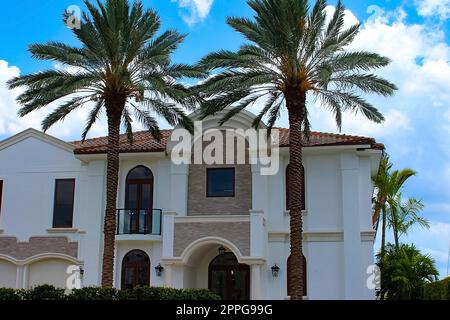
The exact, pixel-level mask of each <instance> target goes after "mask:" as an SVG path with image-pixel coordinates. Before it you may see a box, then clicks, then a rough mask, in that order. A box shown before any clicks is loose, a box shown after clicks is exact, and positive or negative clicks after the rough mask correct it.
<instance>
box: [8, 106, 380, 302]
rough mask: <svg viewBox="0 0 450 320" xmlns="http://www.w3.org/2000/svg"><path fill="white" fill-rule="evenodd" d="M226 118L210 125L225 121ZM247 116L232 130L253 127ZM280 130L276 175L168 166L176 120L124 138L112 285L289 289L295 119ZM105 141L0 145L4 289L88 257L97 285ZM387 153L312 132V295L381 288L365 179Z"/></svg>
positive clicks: (271, 292) (308, 216)
mask: <svg viewBox="0 0 450 320" xmlns="http://www.w3.org/2000/svg"><path fill="white" fill-rule="evenodd" d="M218 117H220V115H218V116H217V117H211V118H208V119H206V120H205V121H204V122H203V127H204V128H205V129H208V128H214V127H218V125H217V120H218V119H219V118H218ZM253 117H254V116H253V115H252V114H250V113H243V114H240V115H238V116H236V117H235V118H233V119H232V120H231V121H229V122H227V123H226V124H225V126H224V127H225V128H241V129H248V128H250V127H251V124H252V121H253ZM224 127H221V130H223V128H224ZM279 133H280V149H279V156H280V158H279V159H280V163H279V165H280V169H279V170H278V171H277V172H276V174H273V175H261V172H260V171H261V166H260V165H259V164H249V163H245V164H236V165H231V166H230V165H217V164H215V165H207V164H191V165H189V164H174V163H173V162H172V161H171V157H170V148H171V142H170V141H171V135H172V131H170V130H166V131H163V139H162V140H161V141H160V142H158V141H156V140H154V139H153V138H151V136H150V135H149V134H148V133H147V132H138V133H135V136H134V139H135V141H134V143H133V144H130V143H129V142H128V141H127V139H126V137H125V136H123V137H122V138H121V155H120V159H121V163H120V176H119V190H118V204H117V207H118V208H120V210H118V227H117V237H116V255H115V286H116V287H117V288H129V287H133V286H135V285H138V284H143V285H146V284H147V285H151V286H171V287H176V288H210V289H211V290H213V291H215V292H217V293H219V294H221V295H222V296H223V297H224V298H228V299H286V298H287V297H288V291H289V290H288V287H287V283H288V282H287V278H288V274H287V264H288V258H289V211H288V210H287V209H288V202H289V200H288V198H287V197H286V170H287V166H288V163H289V158H288V148H289V143H288V141H289V140H288V137H289V130H288V129H280V130H279ZM105 151H106V139H105V138H96V139H90V140H87V141H86V142H85V143H84V144H81V143H80V142H64V141H61V140H59V139H57V138H55V137H52V136H49V135H46V134H44V133H41V132H39V131H36V130H33V129H29V130H26V131H23V132H21V133H19V134H17V135H15V136H12V137H10V138H8V139H6V140H4V141H2V142H0V287H13V288H28V287H31V286H35V285H38V284H43V283H50V284H54V285H56V286H60V287H65V286H66V279H67V277H68V275H67V274H66V269H67V267H68V266H70V265H78V266H81V267H82V269H83V271H84V272H83V285H85V286H89V285H99V284H100V279H101V259H102V248H103V243H102V241H103V232H102V224H103V215H104V207H105V189H106V188H105V183H106V182H105V180H106V179H105V175H106V154H105ZM382 153H383V146H382V145H380V144H377V143H376V142H375V140H374V139H372V138H365V137H356V136H348V135H336V134H327V133H318V132H313V133H312V135H311V139H310V141H309V142H308V143H307V145H306V146H305V149H304V161H303V163H304V169H305V200H306V201H305V202H306V205H305V210H304V213H303V220H304V256H305V261H306V271H307V272H306V284H307V288H306V292H305V295H306V297H307V298H308V299H374V297H375V295H374V291H373V290H371V289H369V288H368V287H367V285H366V280H367V278H368V276H369V275H367V274H366V269H367V268H368V266H370V265H372V264H373V245H374V238H375V233H376V232H375V230H374V228H373V224H372V205H371V198H372V194H373V186H372V183H371V177H372V176H373V175H375V174H376V173H377V170H378V166H379V161H380V158H381V155H382ZM276 267H278V268H279V271H278V273H277V274H276V272H274V271H275V270H272V269H276Z"/></svg>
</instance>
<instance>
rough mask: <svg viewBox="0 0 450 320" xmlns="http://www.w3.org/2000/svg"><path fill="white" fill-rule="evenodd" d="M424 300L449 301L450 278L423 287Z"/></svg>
mask: <svg viewBox="0 0 450 320" xmlns="http://www.w3.org/2000/svg"><path fill="white" fill-rule="evenodd" d="M423 299H424V300H450V277H448V278H445V279H443V280H440V281H435V282H431V283H428V284H427V285H425V287H424V290H423Z"/></svg>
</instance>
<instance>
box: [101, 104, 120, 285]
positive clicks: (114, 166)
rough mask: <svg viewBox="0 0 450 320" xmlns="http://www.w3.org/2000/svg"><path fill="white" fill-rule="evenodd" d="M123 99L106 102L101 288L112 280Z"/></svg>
mask: <svg viewBox="0 0 450 320" xmlns="http://www.w3.org/2000/svg"><path fill="white" fill-rule="evenodd" d="M124 106H125V99H122V98H115V99H111V100H110V101H108V100H106V110H107V111H106V113H107V117H108V152H107V160H106V161H107V167H106V209H105V221H104V226H103V232H104V240H103V271H102V286H103V287H112V286H113V279H114V252H115V237H116V212H117V208H116V206H117V185H118V179H119V164H120V162H119V139H120V119H121V116H122V111H123V108H124Z"/></svg>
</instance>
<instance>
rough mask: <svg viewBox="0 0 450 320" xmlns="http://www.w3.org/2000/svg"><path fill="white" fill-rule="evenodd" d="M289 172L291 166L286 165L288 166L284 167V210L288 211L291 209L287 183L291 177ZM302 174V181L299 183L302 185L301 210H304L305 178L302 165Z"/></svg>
mask: <svg viewBox="0 0 450 320" xmlns="http://www.w3.org/2000/svg"><path fill="white" fill-rule="evenodd" d="M290 171H291V165H290V164H288V166H287V167H286V179H285V181H286V210H290V208H291V200H290V195H289V190H290V189H289V183H290V181H291V176H290ZM302 173H303V181H301V185H302V200H303V201H302V203H303V206H302V210H305V209H306V197H305V194H306V192H305V185H306V184H305V180H306V176H305V167H304V166H303V165H302Z"/></svg>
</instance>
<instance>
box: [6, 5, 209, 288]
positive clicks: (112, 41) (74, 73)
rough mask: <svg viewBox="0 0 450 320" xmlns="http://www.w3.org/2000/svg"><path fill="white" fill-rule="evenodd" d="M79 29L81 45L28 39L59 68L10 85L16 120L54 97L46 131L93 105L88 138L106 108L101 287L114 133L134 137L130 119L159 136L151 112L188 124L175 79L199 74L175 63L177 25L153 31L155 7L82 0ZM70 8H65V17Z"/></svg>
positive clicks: (110, 215)
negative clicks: (83, 9) (14, 94)
mask: <svg viewBox="0 0 450 320" xmlns="http://www.w3.org/2000/svg"><path fill="white" fill-rule="evenodd" d="M85 5H86V7H87V9H88V12H84V13H83V17H82V21H80V28H78V29H77V28H75V29H73V30H72V31H73V34H74V36H75V37H76V39H77V40H78V41H79V42H80V44H81V46H80V47H74V46H69V45H66V44H64V43H60V42H49V43H47V44H33V45H31V46H30V47H29V51H30V52H31V54H32V56H33V57H34V58H36V59H41V60H50V61H56V62H58V63H60V64H62V65H63V66H64V67H66V68H64V69H62V70H60V69H57V70H47V71H42V72H38V73H33V74H30V75H24V76H20V77H17V78H14V79H12V80H11V81H9V87H10V88H16V87H24V88H25V91H24V93H22V94H21V95H20V96H19V97H18V98H17V100H18V102H19V103H20V104H22V105H23V107H22V108H21V109H20V110H19V115H20V116H21V117H23V116H25V115H27V114H28V113H30V112H32V111H35V110H38V109H41V108H43V107H45V106H48V105H49V104H51V103H53V102H55V103H58V104H59V106H58V107H57V108H56V109H55V110H54V111H53V112H52V113H50V114H49V115H48V116H47V117H46V118H45V119H44V120H43V122H42V128H43V130H44V131H45V130H47V129H49V128H50V127H51V126H52V125H54V124H55V123H57V122H59V121H63V120H64V119H65V117H66V116H68V115H69V114H70V113H71V112H72V111H74V110H75V109H78V108H80V107H83V106H84V107H87V106H91V110H90V112H89V115H88V119H87V123H86V127H85V128H84V132H83V134H82V138H83V140H84V139H85V138H86V135H87V134H88V132H89V130H90V129H91V127H92V125H93V124H94V123H95V121H96V120H97V119H98V117H99V115H100V114H101V112H102V111H103V110H105V111H106V116H107V120H108V151H107V182H106V210H105V217H104V250H103V272H102V285H103V286H112V285H113V265H114V246H115V243H114V240H115V230H116V200H117V183H118V171H119V135H120V127H121V123H122V124H123V125H124V126H125V129H126V132H127V134H128V137H129V139H130V140H131V139H132V122H133V118H132V117H133V116H134V117H135V119H137V120H138V121H139V122H140V123H142V124H143V125H144V126H145V127H146V128H148V130H149V131H150V132H151V133H152V135H153V136H154V137H155V138H157V139H159V138H160V136H161V133H160V130H159V127H158V123H157V120H156V118H155V116H161V117H162V118H164V119H166V120H167V121H168V122H169V123H170V124H171V125H177V124H182V125H184V126H185V127H187V128H189V129H192V123H191V121H190V120H189V119H188V118H187V116H186V115H185V112H184V110H183V108H182V107H181V105H183V106H189V105H191V104H192V103H193V102H195V101H193V98H191V95H190V92H189V90H188V89H187V88H186V87H184V86H182V85H181V84H178V83H177V81H176V80H177V79H180V78H183V77H202V76H204V73H203V72H201V71H200V70H199V69H198V68H195V67H191V66H188V65H183V64H173V63H172V62H171V59H170V55H171V54H172V52H173V51H174V50H175V49H176V48H177V47H178V45H179V44H180V43H181V42H183V40H184V38H185V36H184V35H181V34H179V33H178V32H176V31H174V30H168V31H166V32H163V33H162V34H160V35H159V36H156V33H157V32H158V30H159V29H160V19H159V17H158V15H157V14H156V13H155V12H154V11H153V10H145V9H144V8H143V5H142V3H141V2H140V1H136V2H134V3H133V4H132V5H131V6H130V3H129V2H128V1H127V0H107V1H106V3H105V4H103V3H101V2H100V1H97V7H96V6H95V5H93V4H92V3H90V2H88V1H85ZM69 15H70V13H67V12H66V13H65V15H64V18H65V20H66V22H67V19H68V18H69Z"/></svg>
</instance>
